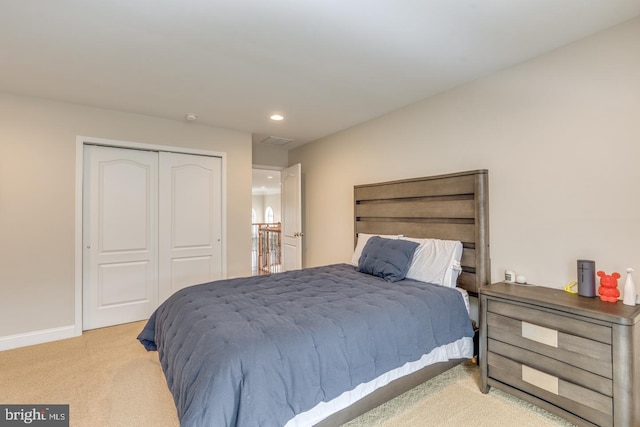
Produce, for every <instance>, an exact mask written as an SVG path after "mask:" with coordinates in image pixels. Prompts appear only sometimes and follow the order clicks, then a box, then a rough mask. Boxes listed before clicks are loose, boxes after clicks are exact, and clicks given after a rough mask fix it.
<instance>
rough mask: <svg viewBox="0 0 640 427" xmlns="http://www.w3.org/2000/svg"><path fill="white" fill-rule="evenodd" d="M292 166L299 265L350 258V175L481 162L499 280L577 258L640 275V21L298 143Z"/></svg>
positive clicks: (552, 269) (556, 274)
mask: <svg viewBox="0 0 640 427" xmlns="http://www.w3.org/2000/svg"><path fill="white" fill-rule="evenodd" d="M399 78H401V77H400V76H399ZM298 162H300V163H302V168H303V175H304V182H305V183H306V184H305V188H304V192H305V210H304V215H305V221H306V227H305V230H304V231H305V260H306V261H305V266H315V265H321V264H327V263H334V262H345V261H348V260H349V259H350V256H351V252H352V248H353V218H352V216H353V206H352V204H353V200H352V198H353V193H352V191H353V190H352V187H353V185H354V184H364V183H370V182H378V181H386V180H393V179H402V178H411V177H417V176H427V175H433V174H442V173H449V172H455V171H462V170H470V169H479V168H486V169H489V184H490V227H491V230H490V237H491V256H492V279H493V280H494V281H497V280H500V279H501V278H504V270H505V269H506V268H510V269H514V270H515V271H516V272H517V273H518V274H524V275H526V276H527V278H528V280H529V282H530V283H535V284H540V285H545V286H550V287H563V286H564V285H565V283H566V282H568V281H570V280H574V279H575V278H576V272H575V270H576V260H577V259H581V258H586V259H594V260H595V261H596V263H597V268H598V269H603V270H606V271H608V272H610V271H614V270H615V271H619V272H621V273H623V272H624V269H625V268H626V267H628V266H631V267H635V268H636V270H637V271H639V272H640V167H639V166H640V19H635V20H633V21H630V22H628V23H626V24H623V25H620V26H618V27H616V28H613V29H610V30H608V31H606V32H603V33H600V34H598V35H596V36H594V37H591V38H588V39H584V40H582V41H579V42H577V43H574V44H572V45H570V46H567V47H565V48H562V49H559V50H557V51H554V52H552V53H550V54H547V55H545V56H542V57H539V58H537V59H535V60H533V61H530V62H527V63H524V64H521V65H518V66H515V67H513V68H511V69H508V70H506V71H502V72H499V73H497V74H494V75H492V76H489V77H486V78H482V79H480V80H477V81H475V82H473V83H470V84H467V85H465V86H462V87H459V88H457V89H455V90H451V91H448V92H446V93H442V94H440V95H438V96H434V97H432V98H429V99H427V100H424V101H422V102H419V103H417V104H415V105H411V106H409V107H407V108H404V109H402V110H399V111H396V112H393V113H391V114H388V115H385V116H383V117H380V118H378V119H376V120H372V121H370V122H368V123H365V124H362V125H360V126H356V127H353V128H351V129H348V130H345V131H343V132H340V133H338V134H336V135H333V136H331V137H327V138H324V139H322V140H319V141H316V142H313V143H311V144H307V145H305V146H302V147H300V148H297V149H295V150H292V151H290V152H289V163H290V164H293V163H298ZM638 274H640V273H638ZM623 278H624V275H623ZM636 283H637V280H636Z"/></svg>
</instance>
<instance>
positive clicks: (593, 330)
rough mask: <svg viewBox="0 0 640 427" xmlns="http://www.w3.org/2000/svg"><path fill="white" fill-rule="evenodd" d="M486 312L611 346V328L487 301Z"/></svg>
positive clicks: (522, 307)
mask: <svg viewBox="0 0 640 427" xmlns="http://www.w3.org/2000/svg"><path fill="white" fill-rule="evenodd" d="M487 311H488V312H490V313H496V314H501V315H503V316H507V317H511V318H513V319H518V320H522V321H525V322H529V323H533V324H535V325H538V326H543V327H547V328H550V329H554V330H557V331H562V332H567V333H569V334H571V335H575V336H578V337H583V338H588V339H590V340H592V341H598V342H601V343H605V344H611V328H610V327H608V326H603V325H598V324H595V323H591V322H586V321H583V320H578V319H576V318H572V317H567V316H563V315H561V314H555V313H547V312H542V311H540V310H538V309H536V308H533V307H531V308H530V307H526V306H523V305H519V304H512V303H508V302H502V301H495V300H491V301H489V306H488V307H487Z"/></svg>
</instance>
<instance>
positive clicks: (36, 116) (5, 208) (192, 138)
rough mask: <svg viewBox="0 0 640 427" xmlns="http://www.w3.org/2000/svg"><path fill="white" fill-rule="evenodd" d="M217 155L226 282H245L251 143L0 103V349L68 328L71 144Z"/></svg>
mask: <svg viewBox="0 0 640 427" xmlns="http://www.w3.org/2000/svg"><path fill="white" fill-rule="evenodd" d="M79 135H81V136H89V137H97V138H105V139H112V140H121V141H132V142H139V143H147V144H157V145H168V146H177V147H186V148H192V149H201V150H210V151H217V152H224V153H226V156H227V157H226V158H227V176H226V180H227V184H228V188H229V191H228V192H227V212H226V218H227V239H228V242H227V274H228V275H229V276H238V275H249V274H251V259H250V256H249V254H250V251H251V233H250V227H249V224H250V222H251V167H252V159H251V154H252V153H251V135H250V134H249V133H243V132H236V131H231V130H226V129H220V128H213V127H209V126H204V125H200V124H196V123H187V122H183V121H179V120H165V119H159V118H153V117H149V116H143V115H136V114H127V113H122V112H116V111H110V110H103V109H97V108H89V107H84V106H79V105H73V104H65V103H61V102H53V101H47V100H43V99H37V98H29V97H20V96H14V95H9V94H1V93H0V340H2V338H3V337H5V338H6V337H7V336H14V335H20V334H27V333H37V331H41V330H48V329H55V328H64V327H67V326H68V325H73V323H74V269H75V265H74V256H75V255H74V250H75V248H74V242H75V240H74V239H75V236H74V230H75V228H74V227H75V225H74V224H75V211H74V208H75V191H76V190H75V164H76V158H75V157H76V137H77V136H79Z"/></svg>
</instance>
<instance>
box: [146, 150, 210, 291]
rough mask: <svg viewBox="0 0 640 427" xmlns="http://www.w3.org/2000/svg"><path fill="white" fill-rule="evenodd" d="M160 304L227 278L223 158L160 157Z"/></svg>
mask: <svg viewBox="0 0 640 427" xmlns="http://www.w3.org/2000/svg"><path fill="white" fill-rule="evenodd" d="M159 164H160V179H159V183H160V189H161V190H160V200H159V208H160V210H159V215H160V269H159V272H160V276H159V280H160V301H164V300H165V299H166V298H167V297H169V296H170V295H171V294H172V293H174V292H176V291H177V290H180V289H182V288H184V287H186V286H189V285H194V284H199V283H205V282H210V281H212V280H217V279H220V278H222V226H221V224H222V192H221V184H222V160H221V159H220V158H219V157H207V156H198V155H190V154H177V153H160V163H159Z"/></svg>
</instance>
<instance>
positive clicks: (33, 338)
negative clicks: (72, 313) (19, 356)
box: [0, 325, 82, 351]
mask: <svg viewBox="0 0 640 427" xmlns="http://www.w3.org/2000/svg"><path fill="white" fill-rule="evenodd" d="M81 334H82V332H80V334H78V333H76V327H75V325H69V326H61V327H59V328H51V329H43V330H41V331H33V332H26V333H24V334H16V335H8V336H5V337H0V351H2V350H11V349H14V348H19V347H26V346H29V345H35V344H43V343H46V342H50V341H57V340H63V339H66V338H73V337H76V336H79V335H81Z"/></svg>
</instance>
